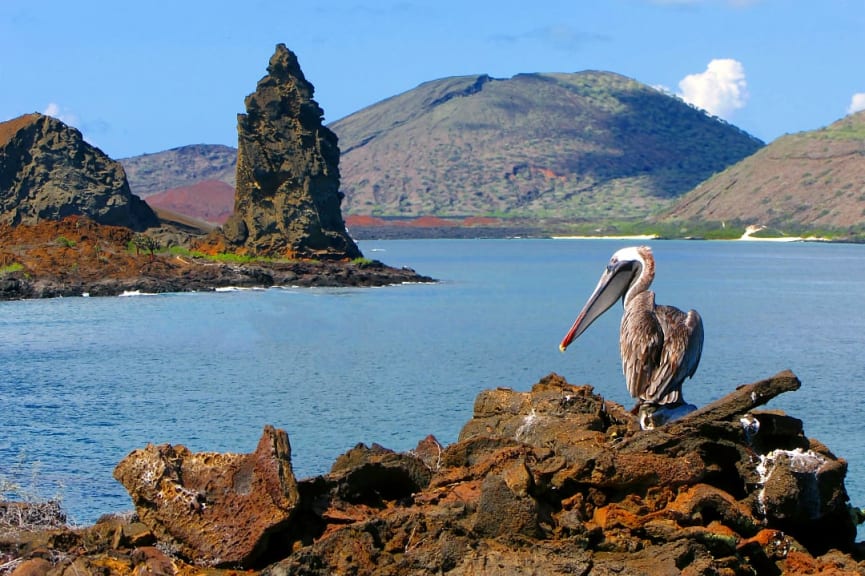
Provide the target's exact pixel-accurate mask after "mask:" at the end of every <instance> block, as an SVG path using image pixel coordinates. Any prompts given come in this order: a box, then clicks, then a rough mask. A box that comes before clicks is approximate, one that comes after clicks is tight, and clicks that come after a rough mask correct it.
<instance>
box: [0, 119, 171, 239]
mask: <svg viewBox="0 0 865 576" xmlns="http://www.w3.org/2000/svg"><path fill="white" fill-rule="evenodd" d="M71 215H82V216H87V217H88V218H90V219H92V220H94V221H96V222H99V223H101V224H110V225H114V226H125V227H127V228H131V229H133V230H144V229H146V228H149V227H153V226H158V225H159V221H158V219H157V217H156V215H155V214H154V213H153V211H152V210H151V209H150V207H149V206H148V205H147V204H145V203H144V201H143V200H141V199H140V198H138V197H137V196H135V195H133V194H132V192H130V190H129V184H128V183H127V181H126V174H125V172H124V171H123V167H122V166H121V165H120V164H119V163H118V162H115V161H114V160H111V159H110V158H109V157H108V156H106V155H105V154H104V153H103V152H102V151H101V150H99V149H98V148H95V147H93V146H91V145H89V144H88V143H87V142H85V141H84V139H83V138H82V136H81V132H79V131H78V130H76V129H75V128H71V127H69V126H67V125H66V124H64V123H63V122H61V121H60V120H57V119H55V118H52V117H50V116H43V115H42V114H28V115H25V116H21V117H19V118H15V119H13V120H9V121H8V122H3V123H2V124H0V223H8V224H12V225H18V224H35V223H36V222H39V221H41V220H60V219H62V218H65V217H67V216H71Z"/></svg>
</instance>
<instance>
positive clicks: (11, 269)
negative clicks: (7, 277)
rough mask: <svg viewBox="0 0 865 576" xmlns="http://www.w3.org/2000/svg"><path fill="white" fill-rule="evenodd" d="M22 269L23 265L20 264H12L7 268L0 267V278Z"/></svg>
mask: <svg viewBox="0 0 865 576" xmlns="http://www.w3.org/2000/svg"><path fill="white" fill-rule="evenodd" d="M23 269H24V265H23V264H21V263H20V262H13V263H12V264H9V265H8V266H0V276H3V275H4V274H11V273H12V272H18V271H19V270H23Z"/></svg>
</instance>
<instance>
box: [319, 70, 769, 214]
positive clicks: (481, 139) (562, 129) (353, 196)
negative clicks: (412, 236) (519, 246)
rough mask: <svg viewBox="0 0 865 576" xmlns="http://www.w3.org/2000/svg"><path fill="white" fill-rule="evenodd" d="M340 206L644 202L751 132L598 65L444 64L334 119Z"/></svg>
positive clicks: (641, 205)
mask: <svg viewBox="0 0 865 576" xmlns="http://www.w3.org/2000/svg"><path fill="white" fill-rule="evenodd" d="M331 128H332V129H333V130H334V131H335V132H336V133H337V134H338V135H339V137H340V147H341V149H342V158H341V162H340V171H341V174H342V183H343V185H342V189H343V191H344V192H345V194H346V199H345V202H344V208H345V210H346V212H347V213H348V214H372V215H377V216H416V215H422V214H435V215H438V216H468V215H483V216H492V217H528V216H531V217H537V218H546V217H558V218H562V217H579V218H592V219H599V220H608V219H611V218H629V217H640V216H646V215H648V214H650V213H652V212H653V211H655V210H657V209H658V208H660V207H662V206H667V205H668V204H669V203H670V201H671V199H674V198H676V197H677V196H679V195H681V194H683V193H685V192H687V191H688V190H690V189H691V188H693V187H694V186H695V185H696V184H698V183H699V182H700V181H702V180H703V179H705V178H706V177H708V176H709V175H711V174H712V173H714V172H717V171H720V170H722V169H723V168H725V167H726V166H729V165H730V164H733V163H735V162H737V161H738V160H740V159H742V158H744V157H745V156H747V155H749V154H751V153H753V152H754V151H755V150H757V149H759V148H760V146H761V145H762V143H761V142H760V141H758V140H756V139H755V138H753V137H751V136H749V135H747V134H745V133H744V132H742V131H741V130H739V129H737V128H735V127H733V126H730V125H729V124H726V123H723V122H721V121H719V120H717V119H714V118H711V117H709V116H708V115H706V114H705V113H704V112H702V111H700V110H697V109H695V108H693V107H691V106H689V105H687V104H685V103H684V102H682V101H681V100H678V99H676V98H674V97H671V96H670V95H667V94H664V93H662V92H659V91H658V90H655V89H653V88H650V87H648V86H645V85H643V84H640V83H639V82H636V81H634V80H630V79H628V78H625V77H622V76H618V75H616V74H610V73H605V72H582V73H579V74H520V75H517V76H515V77H513V78H511V79H508V80H495V79H492V78H489V77H487V76H469V77H460V78H447V79H443V80H437V81H434V82H428V83H426V84H422V85H421V86H419V87H417V88H416V89H414V90H411V91H409V92H406V93H404V94H401V95H399V96H395V97H393V98H390V99H388V100H385V101H383V102H380V103H378V104H376V105H374V106H371V107H369V108H366V109H364V110H361V111H359V112H357V113H355V114H352V115H351V116H349V117H347V118H344V119H342V120H339V121H337V122H335V123H334V124H332V125H331Z"/></svg>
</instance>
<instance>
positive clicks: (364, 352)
mask: <svg viewBox="0 0 865 576" xmlns="http://www.w3.org/2000/svg"><path fill="white" fill-rule="evenodd" d="M629 243H633V242H628V241H617V240H525V239H523V240H423V241H366V242H361V243H360V246H361V249H362V250H363V251H364V253H365V255H366V256H368V257H372V258H377V259H379V260H382V261H383V262H386V263H388V264H390V265H394V266H410V267H412V268H415V269H416V270H417V271H419V272H421V273H423V274H428V275H431V276H434V277H436V278H439V279H440V280H441V282H440V283H438V284H435V285H405V286H394V287H388V288H375V289H327V290H325V289H271V290H263V291H240V292H228V293H206V294H205V293H201V294H168V295H159V296H138V297H127V298H122V297H121V298H66V299H53V300H37V301H24V302H3V303H0V480H3V479H5V480H6V481H14V482H16V483H18V484H19V485H20V486H21V487H22V488H23V489H24V490H25V491H27V492H30V493H33V494H38V495H40V496H42V497H51V496H55V495H59V496H61V498H62V501H63V505H64V507H65V508H66V509H67V511H68V512H69V514H70V516H71V518H72V519H73V520H74V521H76V522H78V523H92V522H93V521H95V520H96V518H97V517H98V516H99V515H100V514H102V513H105V512H118V511H124V510H130V509H132V504H131V501H130V500H129V497H128V495H127V494H126V492H125V490H124V489H123V487H122V486H121V485H120V484H119V483H117V482H116V481H115V480H114V479H113V477H112V475H111V473H112V470H113V468H114V466H115V465H116V464H117V462H119V461H120V460H121V459H122V458H123V457H124V456H125V455H126V454H128V453H129V452H130V451H131V450H133V449H135V448H139V447H143V446H144V445H145V444H147V443H148V442H152V443H171V444H184V445H186V446H187V447H189V448H190V449H191V450H193V451H219V452H224V451H230V452H249V451H251V450H253V449H254V448H255V445H256V443H257V441H258V438H259V437H260V435H261V432H262V428H263V427H264V425H265V424H272V425H274V426H276V427H279V428H283V429H285V430H286V431H287V432H288V434H289V437H290V439H291V445H292V454H293V464H294V468H295V473H296V474H297V475H298V477H306V476H312V475H315V474H319V473H324V472H326V471H328V470H329V468H330V465H331V463H332V462H333V461H334V459H335V458H336V457H337V456H338V455H339V454H341V453H342V452H344V451H346V450H347V449H349V448H351V447H352V446H354V445H355V444H356V443H358V442H364V443H367V444H371V443H373V442H377V443H379V444H382V445H384V446H386V447H389V448H392V449H395V450H408V449H411V448H413V447H414V446H415V445H416V444H417V442H418V441H419V440H421V439H422V438H424V437H425V436H426V435H428V434H434V435H435V436H436V437H437V438H438V439H439V441H441V442H442V443H446V444H447V443H451V442H454V441H455V440H456V438H457V435H458V434H459V431H460V428H461V427H462V425H463V424H464V423H465V422H466V421H467V420H468V419H469V418H470V417H471V414H472V404H473V402H474V399H475V396H476V395H477V394H478V393H479V392H480V391H481V390H484V389H486V388H493V387H496V386H506V387H511V388H514V389H517V390H528V389H529V388H530V387H531V386H532V384H534V383H535V382H537V381H538V380H539V379H540V378H542V377H543V376H545V375H547V374H549V373H550V372H557V373H559V374H562V375H563V376H565V377H566V378H567V379H568V380H569V381H570V382H572V383H574V384H585V383H588V384H592V385H593V386H594V387H595V390H596V392H598V393H600V394H603V395H604V396H606V397H607V398H609V399H612V400H615V401H618V402H620V403H622V404H624V405H626V406H627V407H629V408H630V407H631V405H632V400H631V399H630V398H629V397H628V395H627V391H626V389H625V385H624V380H623V377H622V374H621V368H620V360H619V353H618V323H619V319H620V308H619V307H614V308H612V309H611V310H610V311H609V312H608V313H607V314H606V315H605V316H604V317H602V318H601V319H600V320H598V321H597V322H596V323H595V324H593V325H592V327H591V328H590V329H589V330H588V331H587V332H586V333H585V334H584V335H583V336H582V337H581V338H580V339H579V340H577V341H576V342H575V343H574V345H572V346H571V347H570V348H569V349H568V351H567V352H566V353H564V354H562V353H560V352H559V351H558V349H557V346H558V343H559V341H560V339H561V338H562V336H563V335H564V333H565V332H566V330H567V329H568V327H569V326H570V324H571V322H572V321H573V319H574V317H575V316H576V314H577V312H578V311H579V309H580V307H581V306H582V304H583V302H584V301H585V299H586V298H587V297H588V295H589V294H590V292H591V291H592V289H593V288H594V286H595V284H596V283H597V280H598V278H599V276H600V273H601V272H602V270H603V267H604V265H605V264H606V262H607V260H608V259H609V257H610V255H611V254H612V253H613V252H614V251H615V250H616V249H618V248H620V247H622V246H625V245H627V244H629ZM650 244H651V245H652V247H653V249H654V251H655V257H656V260H657V278H656V281H655V284H654V289H655V291H656V293H657V301H658V302H659V303H662V304H673V305H676V306H678V307H680V308H684V309H687V308H696V309H697V310H699V311H700V313H701V314H702V316H703V322H704V324H705V331H706V340H705V346H704V350H703V358H702V362H701V364H700V368H699V370H698V371H697V374H696V376H695V378H694V379H693V380H690V381H688V382H687V383H686V385H685V389H684V394H685V398H686V399H687V400H688V401H690V402H692V403H695V404H698V405H702V404H705V403H707V402H710V401H712V400H715V399H717V398H720V397H721V396H723V395H725V394H727V393H729V392H730V391H732V390H733V389H734V388H735V387H736V386H737V385H739V384H743V383H749V382H753V381H755V380H758V379H762V378H765V377H768V376H772V375H773V374H775V373H776V372H778V371H780V370H783V369H785V368H790V369H792V370H793V371H794V372H795V373H796V374H797V375H798V376H799V378H800V379H801V380H802V382H803V386H802V389H801V390H800V391H798V392H794V393H789V394H786V395H784V396H782V397H780V398H778V399H776V400H775V401H773V402H772V403H771V404H770V405H769V406H770V407H775V408H780V409H783V410H785V411H787V412H788V413H789V414H791V415H793V416H796V417H798V418H802V419H803V420H804V421H805V432H806V434H807V435H808V436H810V437H814V438H818V439H819V440H821V441H823V442H824V443H825V444H827V445H828V446H829V447H830V448H831V449H832V450H833V451H834V452H835V453H836V454H837V455H839V456H842V457H844V458H846V459H847V460H848V462H849V465H850V466H849V472H848V477H847V488H848V491H849V492H850V495H851V499H852V501H853V504H854V505H857V506H863V505H865V442H863V438H865V420H863V417H862V416H863V414H865V397H863V394H862V389H863V382H865V359H863V358H865V355H863V352H865V246H857V245H840V244H839V245H836V244H817V243H770V242H699V241H653V242H650Z"/></svg>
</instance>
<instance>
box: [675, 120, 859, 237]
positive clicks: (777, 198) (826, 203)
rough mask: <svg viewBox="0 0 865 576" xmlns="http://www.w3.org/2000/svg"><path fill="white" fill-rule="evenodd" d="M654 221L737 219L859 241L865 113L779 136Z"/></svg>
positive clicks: (788, 229)
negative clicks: (815, 128) (816, 127)
mask: <svg viewBox="0 0 865 576" xmlns="http://www.w3.org/2000/svg"><path fill="white" fill-rule="evenodd" d="M658 220H659V221H700V222H730V221H733V220H741V221H743V222H746V223H748V224H761V225H764V226H769V227H771V228H776V229H779V230H785V231H787V232H788V233H791V234H797V233H799V234H801V233H809V234H816V233H821V234H826V235H828V236H830V237H839V236H849V237H851V238H861V237H862V236H863V229H865V112H859V113H857V114H852V115H850V116H847V117H845V118H843V119H841V120H839V121H837V122H835V123H833V124H832V125H830V126H827V127H826V128H823V129H820V130H813V131H809V132H801V133H798V134H792V135H787V136H783V137H781V138H778V139H777V140H775V141H774V142H772V143H771V144H769V145H768V146H766V147H765V148H763V149H762V150H760V151H759V152H757V153H756V154H754V155H752V156H750V157H748V158H745V159H744V160H742V161H741V162H739V163H737V164H735V165H733V166H731V167H729V168H727V169H726V170H724V171H723V172H721V173H719V174H716V175H715V176H713V177H712V178H710V179H709V180H707V181H706V182H704V183H702V184H700V185H699V186H698V187H696V188H695V189H694V190H693V191H691V192H689V193H688V194H687V195H685V196H684V197H682V198H681V200H679V201H678V202H677V203H676V204H675V205H674V206H673V207H672V208H671V209H670V210H668V211H666V212H663V213H662V214H661V215H660V216H659V217H658Z"/></svg>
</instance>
